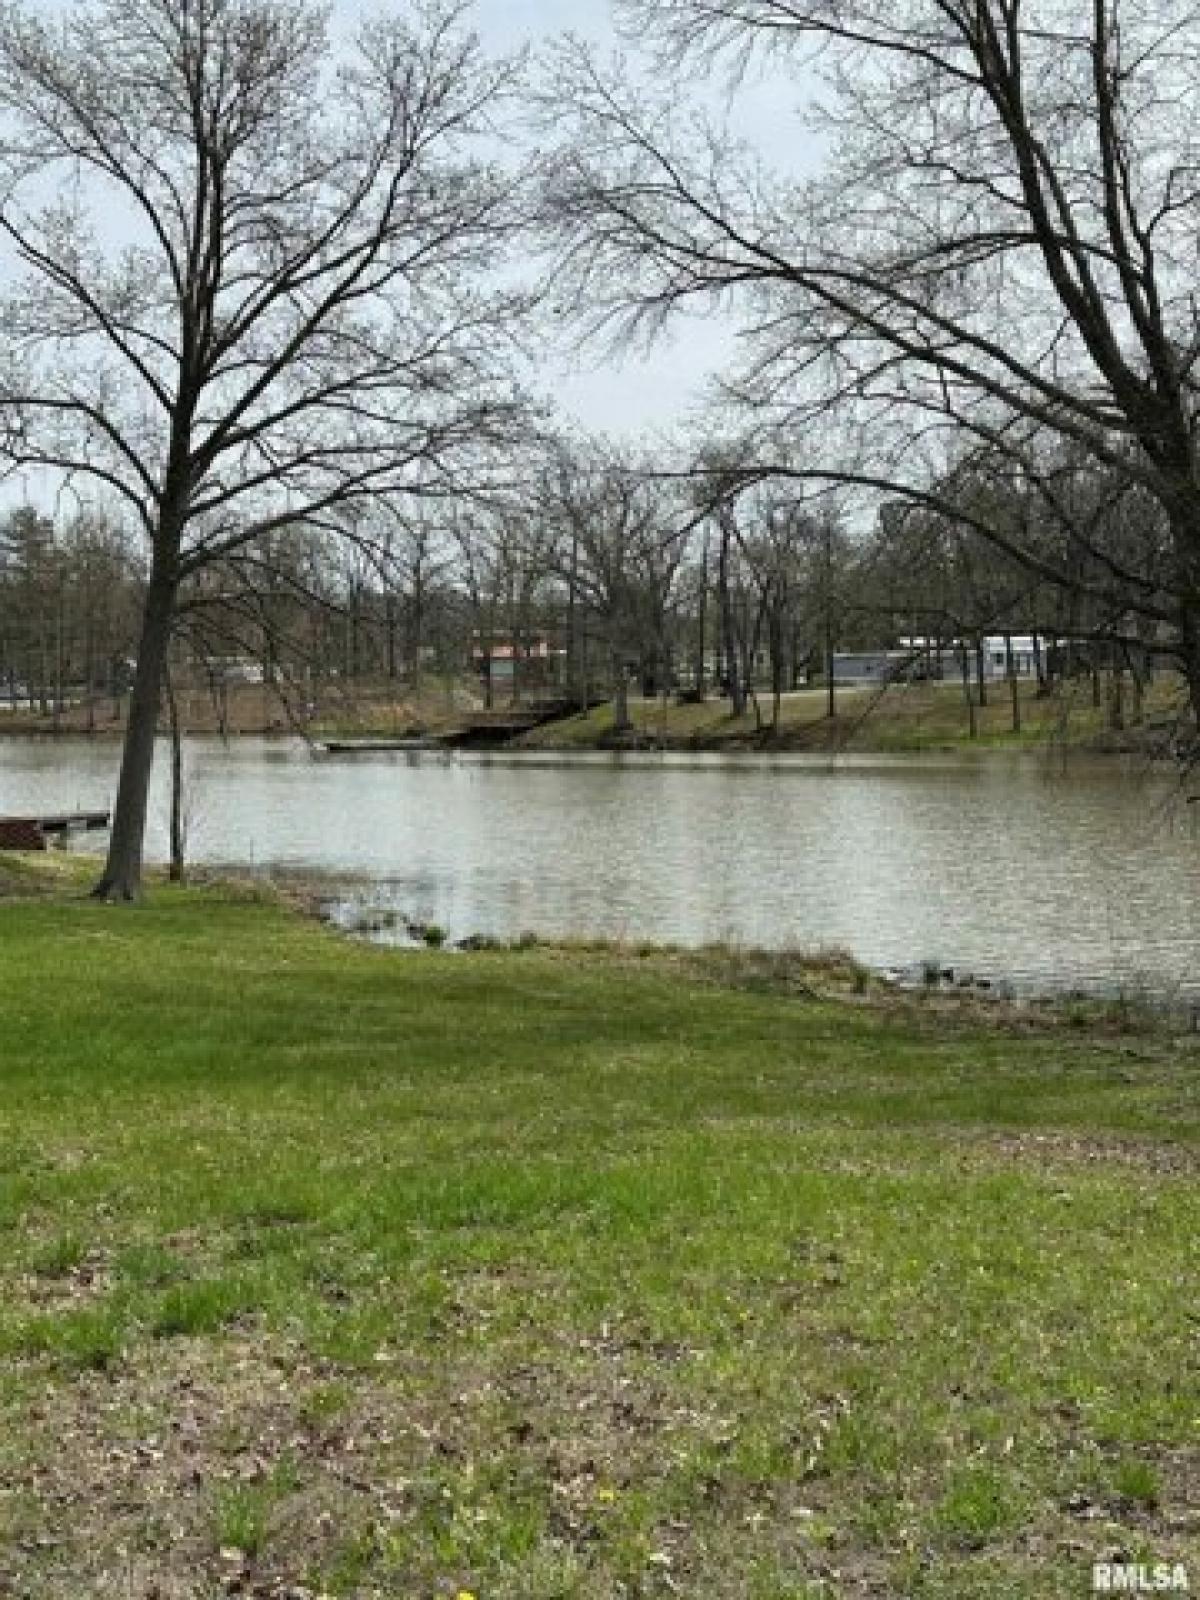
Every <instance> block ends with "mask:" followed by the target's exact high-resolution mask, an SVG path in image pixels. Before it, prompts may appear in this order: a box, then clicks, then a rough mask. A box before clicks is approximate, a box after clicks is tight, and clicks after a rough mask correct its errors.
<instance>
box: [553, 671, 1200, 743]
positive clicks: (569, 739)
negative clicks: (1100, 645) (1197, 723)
mask: <svg viewBox="0 0 1200 1600" xmlns="http://www.w3.org/2000/svg"><path fill="white" fill-rule="evenodd" d="M1019 688H1020V702H1021V731H1020V732H1019V733H1014V732H1013V727H1012V700H1011V697H1010V693H1009V688H1008V685H1007V684H1006V683H991V684H989V686H988V703H987V705H986V706H980V707H976V736H975V738H973V739H972V738H971V737H969V731H968V718H967V710H966V706H965V703H964V700H963V692H962V687H961V685H959V684H957V683H951V682H946V683H923V684H901V685H893V686H892V687H890V688H888V689H886V690H884V691H881V690H880V689H879V688H857V687H839V689H838V691H837V696H836V715H835V717H834V718H833V719H832V720H831V719H829V718H828V717H827V715H826V710H827V705H826V698H825V691H824V689H803V690H799V691H797V692H795V693H792V694H787V695H785V696H784V697H783V700H782V704H781V707H780V720H779V729H778V731H777V732H776V733H774V734H771V733H767V734H766V735H765V736H763V735H759V734H758V733H756V729H755V721H754V713H753V711H747V712H746V713H745V715H743V716H741V717H734V716H732V715H731V713H730V710H729V702H728V701H727V700H721V699H718V698H715V697H714V698H712V699H709V700H706V701H705V702H704V704H702V705H687V704H684V705H677V704H675V703H674V701H669V702H668V704H667V705H666V706H665V707H664V705H663V703H662V701H661V700H640V699H635V700H632V701H631V703H630V718H631V720H632V722H633V724H634V727H635V728H636V730H637V731H638V732H639V733H640V734H643V735H644V736H646V737H647V738H650V739H654V740H657V741H662V742H663V743H665V744H666V745H668V746H674V747H678V748H682V749H688V748H701V749H721V748H722V747H724V746H729V747H737V746H739V745H745V744H747V743H751V744H753V743H755V742H756V741H762V742H765V743H766V744H767V745H768V748H781V749H794V750H826V749H833V750H842V749H845V750H859V751H896V752H902V751H922V750H953V749H963V750H974V749H987V748H990V747H995V746H1000V747H1005V748H1012V749H1021V748H1023V747H1033V748H1036V747H1039V746H1044V745H1049V744H1064V745H1071V746H1083V747H1093V746H1094V747H1097V748H1124V747H1128V748H1130V749H1135V750H1136V749H1140V748H1145V747H1147V742H1148V741H1150V742H1151V743H1152V742H1153V739H1154V738H1155V737H1156V734H1155V728H1154V727H1153V726H1152V727H1150V728H1149V729H1148V728H1147V726H1146V724H1145V722H1143V723H1142V724H1140V725H1135V724H1134V722H1133V718H1132V708H1131V707H1130V705H1129V696H1128V692H1127V694H1126V717H1127V719H1128V726H1127V731H1126V732H1125V733H1123V734H1120V735H1113V734H1110V733H1109V732H1107V713H1106V712H1105V710H1103V709H1102V708H1099V707H1097V706H1095V705H1094V704H1093V702H1092V690H1091V684H1090V681H1084V680H1078V681H1076V682H1072V683H1068V684H1065V685H1063V686H1061V687H1060V688H1059V690H1058V691H1057V692H1056V693H1055V694H1054V695H1052V696H1048V697H1045V698H1042V699H1039V698H1038V696H1037V693H1036V686H1035V685H1034V684H1032V683H1027V682H1022V683H1021V684H1020V686H1019ZM761 702H762V715H763V720H764V722H766V723H769V721H770V716H771V697H770V695H769V694H767V695H763V696H761ZM1182 705H1183V701H1182V691H1181V689H1180V685H1179V682H1178V680H1177V678H1175V677H1174V676H1173V675H1172V674H1168V673H1160V674H1159V676H1158V678H1157V679H1156V680H1155V682H1154V684H1153V685H1152V686H1151V688H1150V689H1149V691H1148V692H1147V694H1146V697H1145V702H1144V707H1143V711H1144V717H1145V718H1146V719H1148V720H1149V722H1150V723H1151V724H1153V725H1157V729H1158V733H1157V737H1159V738H1161V736H1162V727H1163V725H1164V724H1165V725H1168V726H1169V725H1170V724H1171V723H1172V721H1173V720H1174V719H1175V718H1176V717H1178V716H1179V715H1180V714H1181V713H1182ZM612 726H613V712H612V706H611V705H608V704H606V705H601V706H596V707H594V708H593V709H592V710H591V711H590V712H588V713H587V714H586V715H581V716H576V717H570V718H567V719H566V720H564V721H562V722H554V723H550V724H548V725H547V726H546V727H544V728H539V729H536V730H535V731H534V732H533V733H531V734H528V735H526V736H525V738H524V739H523V740H522V743H524V744H527V745H535V746H540V747H543V748H552V749H561V748H566V749H570V748H579V747H584V748H586V747H587V746H589V745H594V744H596V743H598V742H602V741H603V740H605V739H606V738H610V737H611V735H612Z"/></svg>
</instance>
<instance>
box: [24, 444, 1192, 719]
mask: <svg viewBox="0 0 1200 1600" xmlns="http://www.w3.org/2000/svg"><path fill="white" fill-rule="evenodd" d="M1077 476H1079V474H1078V473H1077ZM1075 488H1076V492H1077V493H1078V494H1079V495H1081V496H1082V495H1083V494H1085V492H1087V491H1086V486H1085V485H1084V484H1083V483H1082V482H1080V483H1077V484H1076V485H1075ZM980 492H981V493H982V492H983V491H982V489H981V490H980ZM1091 492H1092V493H1093V494H1095V495H1096V496H1099V495H1100V493H1101V486H1099V485H1095V484H1093V485H1092V486H1091ZM990 493H991V495H992V498H993V502H994V501H995V498H996V494H997V491H996V489H995V486H994V485H993V486H992V488H991V490H990ZM996 509H997V508H996V506H995V504H994V503H993V505H992V512H993V514H996ZM1029 514H1030V510H1029V507H1028V506H1024V505H1022V504H1020V503H1018V502H1017V501H1016V500H1014V501H1013V503H1012V504H1011V505H1010V506H1009V507H1008V510H1007V512H1006V515H1007V516H1008V517H1009V518H1010V519H1011V520H1012V521H1013V522H1014V523H1015V522H1018V521H1020V519H1021V518H1023V517H1026V516H1028V515H1029ZM851 518H852V513H851V512H850V511H849V510H848V509H847V508H846V507H844V506H843V505H841V504H839V503H838V502H837V501H835V500H825V501H822V500H819V499H815V498H813V497H811V496H808V495H806V494H805V493H804V491H801V492H800V494H799V495H797V494H796V493H795V492H793V491H791V490H790V489H789V487H788V486H787V484H786V483H784V484H783V485H782V487H781V486H780V483H779V481H778V479H777V478H776V477H775V476H771V477H769V478H764V479H755V478H753V477H752V476H747V477H746V478H745V479H744V480H743V481H736V482H732V483H731V482H730V481H729V478H728V469H727V468H726V467H723V466H722V467H718V468H713V467H711V465H710V463H709V457H708V456H707V455H705V456H701V457H700V458H699V459H698V460H697V461H696V462H695V463H694V465H693V468H692V470H691V471H688V472H684V473H676V472H672V473H669V474H668V473H663V472H661V471H659V470H657V469H656V465H655V463H654V462H653V461H652V460H648V459H641V458H634V457H632V456H630V455H628V454H622V453H621V452H619V451H616V450H614V449H613V448H612V447H611V446H608V445H600V444H594V443H590V444H587V445H580V444H578V443H577V444H575V445H574V447H571V448H568V447H566V446H562V445H560V446H558V447H557V448H555V449H554V450H552V451H549V452H548V453H547V454H546V456H545V458H544V460H543V461H542V463H541V467H540V471H539V472H538V474H537V475H536V477H535V478H533V479H532V480H531V481H530V483H529V485H527V487H526V489H525V491H524V493H523V494H522V495H521V496H520V497H519V498H517V499H512V500H510V501H509V502H508V503H503V502H501V503H496V504H492V505H488V504H483V503H481V504H478V505H476V506H474V507H471V506H463V505H462V504H455V505H452V506H450V507H447V508H445V509H444V511H443V513H442V514H438V513H436V512H423V513H422V514H421V515H419V516H418V517H416V518H411V519H401V518H398V517H396V516H394V515H390V514H383V510H382V508H381V511H380V512H379V513H376V514H373V511H372V508H370V507H366V508H364V509H363V511H362V512H361V513H360V514H359V515H357V516H356V517H355V519H354V522H353V525H352V526H348V527H346V528H345V529H343V530H341V536H340V537H339V538H337V539H330V538H329V537H327V536H326V535H325V534H324V533H322V532H315V531H311V530H309V531H306V530H304V529H284V530H280V531H277V532H273V533H271V534H269V535H264V536H263V537H261V538H260V539H257V540H255V541H252V542H248V543H246V544H245V545H243V546H242V547H240V548H239V549H238V550H237V551H236V552H232V553H230V554H229V555H227V556H226V557H225V559H223V560H221V561H218V562H214V563H211V564H208V565H206V566H205V568H204V569H203V571H202V572H198V573H196V574H195V575H194V576H193V577H192V578H191V579H190V580H189V581H188V582H187V583H186V584H184V585H182V586H181V589H180V594H179V599H178V605H177V609H176V616H175V621H174V625H173V637H172V642H171V646H170V650H169V662H170V671H171V673H172V675H173V681H174V682H175V684H176V685H177V686H179V685H186V686H188V687H189V688H191V689H202V690H204V691H206V692H207V694H208V695H209V696H210V697H211V702H212V707H213V715H214V718H215V720H216V722H217V724H218V725H220V724H221V723H222V721H223V714H224V710H223V708H224V706H225V704H226V702H227V697H228V693H229V690H230V689H231V687H234V686H236V685H239V684H244V683H250V682H252V683H262V684H264V685H266V686H268V687H270V688H272V689H274V690H275V691H276V692H277V694H278V698H279V703H280V708H281V712H284V713H286V716H287V717H288V718H289V719H291V721H292V723H293V725H295V726H296V727H298V728H302V727H303V726H304V725H305V723H306V722H307V720H308V719H309V718H310V717H311V715H312V714H313V713H314V712H316V711H317V710H318V708H320V707H322V706H324V705H327V703H328V701H329V699H330V696H331V691H334V690H336V693H337V697H338V698H339V699H340V700H341V701H342V702H343V703H345V702H346V701H352V700H353V698H354V696H355V694H356V693H358V692H359V691H366V690H370V689H380V688H385V687H387V686H394V687H395V688H396V689H397V690H400V689H403V690H407V691H413V690H419V689H421V688H422V687H423V686H424V687H425V688H427V689H428V688H432V687H433V686H434V685H435V684H436V685H439V686H442V687H444V688H447V689H451V688H457V689H458V690H460V691H463V692H465V693H467V694H471V695H474V696H475V697H476V698H477V701H478V703H479V704H481V705H484V706H497V705H503V704H511V703H521V702H522V701H523V700H529V699H531V698H532V699H537V698H546V697H562V698H567V699H570V700H572V701H574V702H575V703H577V704H578V705H579V706H580V707H581V708H585V707H587V706H588V705H589V704H592V703H594V702H595V701H596V700H597V699H603V698H611V699H612V701H613V704H614V710H615V716H614V726H615V728H616V730H617V731H618V732H619V731H621V730H622V729H623V728H626V727H628V726H629V725H630V718H629V706H628V703H629V698H630V696H631V695H640V696H656V695H660V694H671V695H675V696H677V697H682V698H694V699H698V700H702V699H723V700H725V701H727V702H728V707H729V711H730V713H731V714H732V715H741V714H743V713H744V712H746V711H747V710H751V711H752V712H753V715H754V719H755V723H756V725H757V726H758V727H759V728H760V729H762V730H764V731H769V730H770V729H771V728H772V727H774V726H776V725H777V724H778V722H779V717H780V699H781V697H782V696H783V695H784V694H785V693H788V692H790V691H793V690H796V689H798V688H801V687H804V686H811V685H814V684H822V685H825V686H826V688H827V690H828V709H829V712H830V713H831V714H832V713H833V711H834V709H835V697H834V696H835V679H836V676H837V675H836V673H835V671H834V662H835V659H836V658H837V657H838V656H839V655H840V654H841V653H844V652H871V651H874V652H885V651H886V652H891V653H892V654H893V655H900V656H902V657H903V658H904V659H902V660H901V661H900V662H899V663H898V664H897V667H896V671H895V677H896V678H897V680H905V679H907V680H915V679H919V680H925V679H929V678H935V677H936V678H958V677H959V676H960V675H962V676H964V677H966V678H968V679H969V682H968V684H967V690H968V700H970V699H971V698H972V697H974V698H975V700H976V701H978V699H979V697H981V696H982V697H986V693H987V684H986V679H985V676H984V672H983V662H982V652H983V650H984V641H985V640H986V639H988V638H989V637H991V638H994V637H996V636H1000V637H1006V638H1009V639H1011V638H1012V637H1014V636H1016V637H1029V636H1032V637H1033V640H1034V650H1035V655H1036V677H1037V682H1038V688H1039V690H1040V691H1041V692H1046V693H1048V692H1050V691H1051V689H1052V688H1053V686H1054V682H1055V679H1056V678H1058V677H1061V676H1063V675H1064V674H1066V675H1072V676H1073V675H1078V674H1081V673H1088V674H1091V675H1093V676H1096V675H1097V674H1098V673H1099V672H1100V671H1101V670H1103V671H1104V672H1105V673H1106V681H1108V682H1110V683H1111V681H1112V679H1113V676H1114V674H1115V675H1116V678H1117V679H1118V680H1119V681H1120V680H1124V681H1125V682H1127V684H1128V687H1129V695H1130V713H1129V714H1130V715H1132V716H1134V717H1136V714H1137V706H1138V705H1139V703H1140V694H1141V690H1142V688H1143V687H1144V685H1145V682H1146V681H1147V679H1148V677H1149V676H1150V674H1151V672H1152V670H1153V668H1154V666H1155V664H1156V663H1157V664H1159V665H1162V664H1169V663H1170V659H1171V658H1170V649H1169V640H1167V639H1166V637H1165V635H1163V634H1162V633H1161V631H1155V630H1154V629H1152V628H1148V627H1147V625H1146V622H1145V619H1144V617H1142V616H1141V615H1140V614H1139V613H1138V610H1137V607H1136V603H1135V599H1131V600H1130V603H1129V604H1128V605H1127V606H1126V607H1125V608H1124V609H1114V608H1113V607H1112V606H1111V605H1110V606H1105V605H1102V604H1100V603H1099V602H1098V600H1097V599H1096V597H1095V596H1094V595H1091V594H1090V593H1089V590H1088V587H1087V583H1086V572H1085V570H1084V569H1083V568H1082V566H1081V570H1080V582H1079V583H1078V584H1077V585H1075V586H1073V587H1071V588H1064V587H1063V586H1061V585H1059V584H1056V583H1052V582H1048V581H1046V580H1045V579H1043V578H1041V577H1040V576H1039V575H1038V574H1037V573H1031V571H1030V570H1029V568H1028V566H1027V565H1026V564H1025V563H1023V562H1021V561H1020V560H1019V559H1017V558H1016V557H1014V556H1010V555H1008V554H1006V553H1005V552H1003V551H1001V550H998V549H996V548H995V547H994V546H993V545H990V544H988V543H985V542H982V541H980V540H978V539H973V538H971V537H970V536H969V532H968V530H966V529H965V528H964V526H963V524H962V523H961V522H960V521H959V520H957V519H955V518H951V517H947V516H945V515H943V514H941V513H939V512H934V511H930V510H920V509H914V508H913V507H912V506H911V505H907V504H904V503H898V502H893V503H885V504H884V505H883V506H882V507H881V508H880V509H879V511H878V513H877V515H876V517H875V520H874V522H873V523H871V524H870V525H867V526H865V527H861V526H860V527H858V528H856V527H855V526H854V525H853V523H852V520H851ZM1119 527H1120V529H1121V531H1122V536H1126V537H1133V535H1132V534H1131V533H1130V521H1129V519H1128V517H1125V518H1122V519H1121V521H1120V523H1119ZM146 582H147V572H146V568H145V562H144V558H143V556H142V553H141V550H140V548H139V545H138V542H137V540H136V539H135V538H134V537H133V534H132V532H131V530H129V529H128V528H127V527H125V526H123V525H122V522H121V519H120V516H119V514H118V515H113V514H108V515H105V514H101V513H97V512H91V513H87V514H83V513H76V514H74V515H72V516H70V517H66V518H63V519H61V520H57V521H56V520H55V519H53V518H50V517H47V516H44V515H42V514H39V513H37V512H36V511H34V510H32V509H30V508H22V509H20V510H18V511H16V512H14V513H12V514H10V515H9V516H8V517H7V518H6V519H5V520H4V521H3V523H0V702H4V701H6V702H7V703H8V706H9V708H10V710H18V709H20V710H25V711H28V712H34V713H37V715H38V716H39V718H40V719H41V720H42V722H43V723H44V722H45V720H46V719H49V720H50V722H51V723H52V724H53V723H54V722H55V721H57V720H58V719H59V718H60V717H61V716H62V714H63V713H64V712H66V711H68V710H70V711H71V713H72V716H71V725H72V726H73V727H76V728H77V727H79V726H81V725H82V726H84V727H86V728H89V729H93V728H96V727H98V726H99V727H102V726H104V725H106V724H109V723H111V722H113V721H114V720H117V719H119V718H120V717H121V716H122V714H123V709H124V703H125V699H126V697H127V696H128V693H129V691H130V689H131V685H132V682H133V676H134V672H135V668H136V651H137V644H138V623H139V617H140V614H141V608H142V604H143V596H144V589H145V585H146ZM1010 665H1011V663H1010ZM991 675H992V674H990V673H989V676H991ZM1098 681H1099V680H1098V679H1097V682H1098ZM1014 709H1015V714H1016V715H1017V716H1018V717H1019V708H1017V707H1016V706H1015V702H1014ZM164 715H165V711H164Z"/></svg>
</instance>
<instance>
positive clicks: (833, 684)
mask: <svg viewBox="0 0 1200 1600" xmlns="http://www.w3.org/2000/svg"><path fill="white" fill-rule="evenodd" d="M833 644H834V640H833V613H832V611H830V609H829V608H828V607H826V609H825V715H826V716H827V717H828V718H829V720H830V721H831V722H832V721H833V719H834V717H836V716H837V680H836V679H835V677H834V675H833V656H834V650H833Z"/></svg>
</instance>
